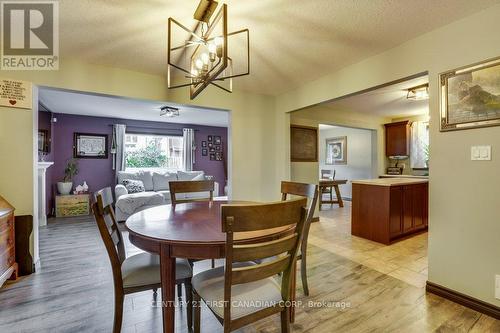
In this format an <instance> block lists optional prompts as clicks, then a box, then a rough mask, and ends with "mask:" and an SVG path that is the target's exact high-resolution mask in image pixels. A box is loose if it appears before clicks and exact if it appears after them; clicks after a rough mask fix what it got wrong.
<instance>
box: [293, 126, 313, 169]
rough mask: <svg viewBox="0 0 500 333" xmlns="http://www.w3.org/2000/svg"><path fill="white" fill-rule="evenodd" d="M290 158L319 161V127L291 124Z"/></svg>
mask: <svg viewBox="0 0 500 333" xmlns="http://www.w3.org/2000/svg"><path fill="white" fill-rule="evenodd" d="M290 159H291V161H292V162H318V128H317V127H309V126H299V125H291V126H290Z"/></svg>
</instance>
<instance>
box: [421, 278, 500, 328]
mask: <svg viewBox="0 0 500 333" xmlns="http://www.w3.org/2000/svg"><path fill="white" fill-rule="evenodd" d="M425 290H426V291H427V292H429V293H432V294H436V295H438V296H441V297H443V298H446V299H448V300H450V301H452V302H455V303H458V304H461V305H463V306H466V307H468V308H470V309H472V310H475V311H477V312H481V313H484V314H485V315H488V316H490V317H493V318H496V319H500V307H498V306H495V305H493V304H490V303H486V302H484V301H481V300H479V299H477V298H474V297H471V296H467V295H465V294H462V293H459V292H458V291H455V290H452V289H448V288H446V287H443V286H440V285H439V284H435V283H432V282H429V281H427V284H426V286H425Z"/></svg>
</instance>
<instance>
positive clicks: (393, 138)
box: [385, 120, 411, 156]
mask: <svg viewBox="0 0 500 333" xmlns="http://www.w3.org/2000/svg"><path fill="white" fill-rule="evenodd" d="M410 133H411V122H410V121H409V120H405V121H400V122H397V123H390V124H385V155H386V156H409V155H410Z"/></svg>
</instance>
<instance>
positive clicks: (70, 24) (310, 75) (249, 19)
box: [59, 0, 500, 95]
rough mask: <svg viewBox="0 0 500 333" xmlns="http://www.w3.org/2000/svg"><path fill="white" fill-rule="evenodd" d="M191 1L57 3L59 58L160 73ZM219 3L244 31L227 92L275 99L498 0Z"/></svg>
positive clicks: (232, 22) (193, 0) (233, 23)
mask: <svg viewBox="0 0 500 333" xmlns="http://www.w3.org/2000/svg"><path fill="white" fill-rule="evenodd" d="M198 2H199V1H198V0H183V1H179V0H141V1H137V0H107V1H102V0H64V1H60V2H59V6H60V15H59V17H60V48H61V56H62V58H63V59H66V58H77V59H80V60H83V61H85V62H90V63H95V64H102V65H109V66H113V67H120V68H126V69H130V70H135V71H141V72H148V73H153V74H157V75H166V61H167V60H166V51H165V50H166V47H167V43H166V36H167V19H168V17H170V16H172V17H174V18H176V19H177V20H178V21H180V22H181V23H184V25H186V26H188V27H191V26H194V22H195V21H194V20H193V19H192V15H193V13H194V10H195V9H196V6H197V5H198ZM221 2H222V1H221ZM225 2H226V3H228V5H229V9H228V10H229V30H230V31H235V30H239V29H243V28H249V29H250V45H251V63H250V68H251V74H250V76H245V77H240V78H236V79H235V82H234V87H235V89H237V90H244V91H250V92H255V93H264V94H269V95H277V94H280V93H283V92H285V91H288V90H291V89H294V88H296V87H298V86H300V85H301V84H303V83H304V82H308V81H312V80H315V79H317V78H319V77H321V76H323V75H324V74H325V73H327V72H331V71H334V70H336V69H339V68H342V67H345V66H346V65H349V64H352V63H356V62H358V61H360V60H362V59H365V58H367V57H370V56H372V55H375V54H377V53H380V52H382V51H384V50H387V49H389V48H391V47H394V46H396V45H399V44H401V43H403V42H405V41H407V40H409V39H412V38H414V37H416V36H418V35H421V34H423V33H425V32H427V31H431V30H433V29H435V28H438V27H440V26H443V25H446V24H448V23H450V22H452V21H455V20H457V19H459V18H462V17H465V16H468V15H470V14H472V13H474V12H477V11H480V10H482V9H485V8H487V7H489V6H492V5H494V4H497V3H500V0H474V1H470V0H439V1H436V0H418V1H415V0H397V1H396V0H356V1H349V0H335V1H334V0H314V1H312V0H309V1H299V0H252V1H241V0H240V1H235V0H227V1H225ZM61 66H64V60H63V61H61Z"/></svg>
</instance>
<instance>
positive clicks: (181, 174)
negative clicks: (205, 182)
mask: <svg viewBox="0 0 500 333" xmlns="http://www.w3.org/2000/svg"><path fill="white" fill-rule="evenodd" d="M199 175H202V176H205V172H203V171H177V178H179V180H193V178H195V177H196V176H199Z"/></svg>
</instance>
